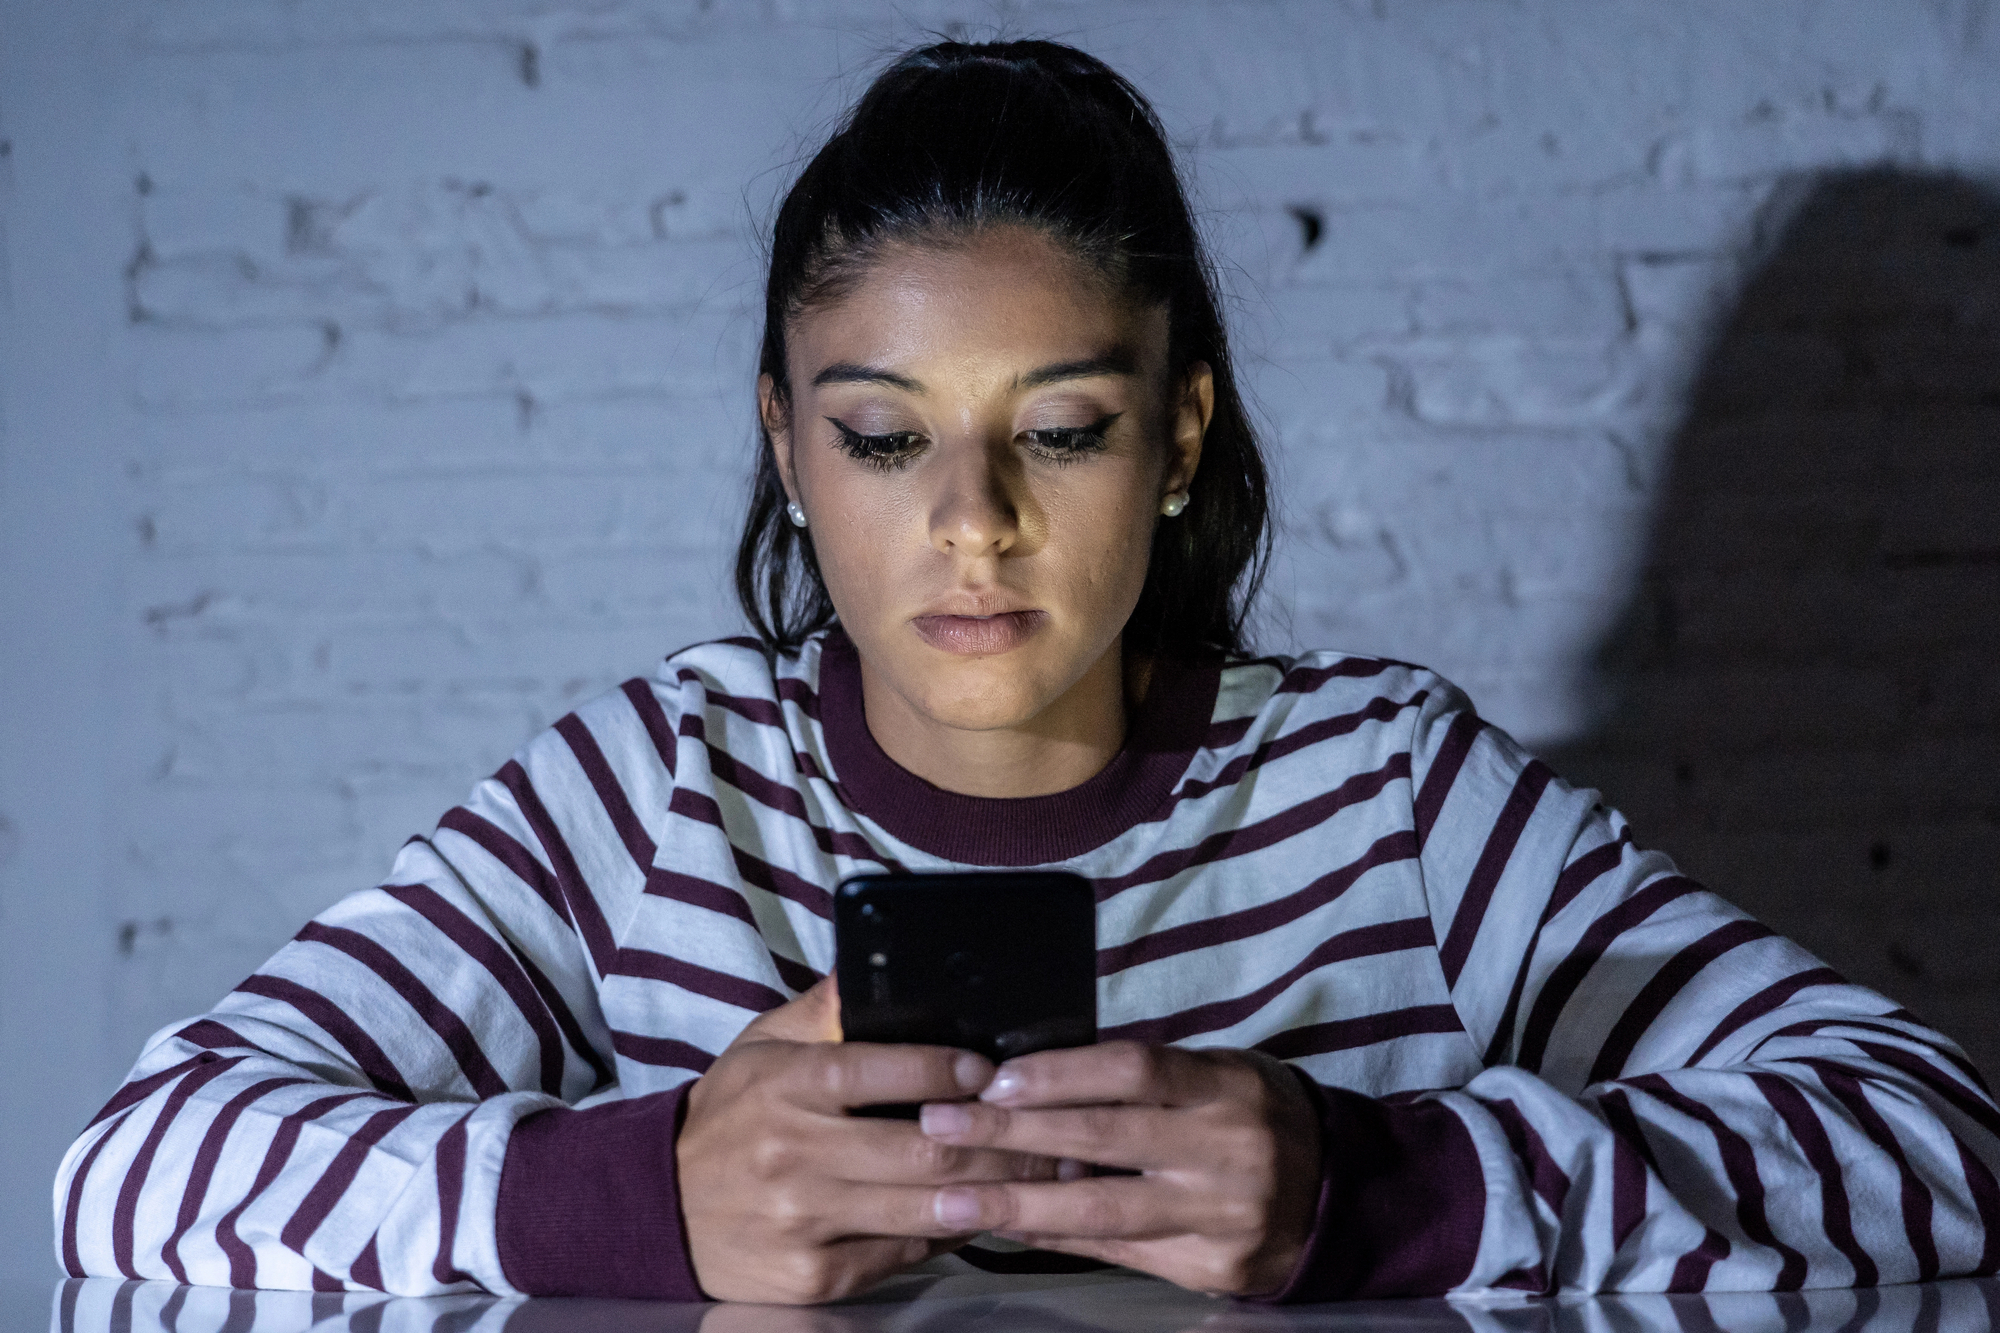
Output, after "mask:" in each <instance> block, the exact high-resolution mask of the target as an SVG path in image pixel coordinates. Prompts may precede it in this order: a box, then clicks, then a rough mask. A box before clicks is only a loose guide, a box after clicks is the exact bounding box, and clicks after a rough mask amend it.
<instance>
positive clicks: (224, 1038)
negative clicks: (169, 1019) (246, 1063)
mask: <svg viewBox="0 0 2000 1333" xmlns="http://www.w3.org/2000/svg"><path fill="white" fill-rule="evenodd" d="M174 1038H175V1040H177V1041H184V1042H186V1043H187V1044H188V1045H190V1046H203V1047H206V1048H208V1049H209V1050H211V1051H212V1050H216V1049H218V1048H220V1049H223V1050H231V1049H234V1048H236V1047H239V1046H240V1047H243V1048H244V1049H246V1050H252V1051H254V1050H257V1049H258V1048H257V1047H256V1046H254V1045H252V1044H251V1043H249V1042H247V1041H245V1040H243V1038H242V1036H240V1035H239V1034H238V1033H236V1032H233V1031H231V1030H230V1029H229V1028H226V1027H224V1026H223V1025H222V1024H220V1023H218V1022H216V1021H215V1020H214V1019H212V1018H203V1019H199V1020H197V1021H195V1022H193V1023H190V1024H188V1025H187V1026H186V1027H184V1028H182V1029H181V1030H180V1031H179V1032H176V1033H175V1034H174Z"/></svg>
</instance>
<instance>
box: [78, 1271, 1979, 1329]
mask: <svg viewBox="0 0 2000 1333" xmlns="http://www.w3.org/2000/svg"><path fill="white" fill-rule="evenodd" d="M51 1305H52V1309H51V1311H50V1333H300V1331H301V1330H306V1329H310V1330H312V1333H614V1331H615V1333H956V1330H961V1329H976V1330H979V1333H1183V1331H1185V1330H1196V1329H1199V1330H1203V1333H1350V1331H1355V1330H1362V1329H1388V1330H1395V1333H1654V1331H1655V1330H1659V1331H1660V1333H1711V1331H1712V1330H1728V1333H1763V1330H1770V1333H1820V1331H1821V1330H1824V1331H1825V1333H1835V1330H1838V1333H1864V1330H1865V1331H1866V1333H1988V1331H1989V1330H1996V1329H2000V1279H1993V1278H1982V1279H1961V1280H1957V1281H1950V1282H1928V1283H1919V1284H1916V1285H1912V1286H1904V1287H1880V1288H1874V1289H1868V1290H1861V1291H1845V1290H1841V1291H1807V1292H1785V1293H1778V1294H1772V1293H1767V1292H1731V1293H1722V1294H1715V1295H1703V1296H1602V1297H1576V1298H1573V1297H1559V1298H1555V1299H1549V1300H1537V1299H1530V1298H1515V1297H1508V1298H1503V1299H1497V1300H1491V1301H1485V1300H1454V1301H1443V1300H1422V1301H1356V1302H1350V1303H1348V1304H1344V1305H1317V1306H1289V1307H1284V1308H1271V1307H1264V1306H1255V1305H1243V1304H1238V1303H1235V1302H1229V1301H1218V1300H1210V1299H1208V1298H1206V1297H1202V1296H1197V1295H1194V1294H1192V1293H1190V1292H1185V1291H1182V1290H1180V1289H1179V1288H1176V1287H1171V1286H1168V1285H1166V1284H1165V1283H1162V1282H1155V1281H1153V1280H1151V1279H1147V1278H1141V1277H1137V1276H1131V1275H1126V1274H1121V1273H1110V1274H1106V1273H1093V1274H1083V1275H1078V1276H1074V1277H1039V1278H1019V1277H997V1276H991V1275H981V1276H979V1277H975V1278H958V1277H949V1278H930V1277H923V1278H908V1279H899V1280H897V1281H894V1282H892V1283H890V1284H888V1285H887V1286H885V1287H883V1288H881V1289H880V1290H878V1291H876V1292H874V1293H872V1294H871V1295H870V1296H868V1297H867V1298H865V1299H863V1300H860V1301H855V1302H850V1303H847V1304H842V1305H838V1306H822V1307H818V1308H813V1309H787V1308H784V1307H779V1306H769V1305H665V1304H652V1303H648V1302H643V1301H607V1300H567V1299H549V1298H543V1299H520V1298H515V1299H503V1298H500V1297H494V1296H435V1297H428V1298H425V1299H421V1300H412V1299H397V1298H392V1297H386V1296H379V1295H373V1294H354V1293H345V1294H343V1293H338V1292H304V1291H229V1290H225V1289H223V1288H220V1287H182V1286H176V1285H175V1284H173V1283H171V1282H121V1281H118V1280H117V1279H113V1278H91V1279H88V1280H80V1279H71V1280H70V1281H67V1282H64V1283H61V1284H60V1285H59V1286H57V1288H56V1289H55V1292H54V1295H53V1299H52V1302H51Z"/></svg>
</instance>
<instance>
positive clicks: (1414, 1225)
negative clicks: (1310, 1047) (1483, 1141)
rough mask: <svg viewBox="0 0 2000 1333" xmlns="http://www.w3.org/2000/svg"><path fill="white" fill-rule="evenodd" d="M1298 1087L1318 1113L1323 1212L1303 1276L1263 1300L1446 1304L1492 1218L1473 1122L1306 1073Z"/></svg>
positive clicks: (1437, 1106) (1432, 1105)
mask: <svg viewBox="0 0 2000 1333" xmlns="http://www.w3.org/2000/svg"><path fill="white" fill-rule="evenodd" d="M1295 1072H1296V1071H1295ZM1299 1082H1300V1083H1301V1084H1302V1085H1303V1086H1304V1087H1305V1090H1306V1095H1307V1096H1308V1097H1310V1098H1312V1100H1313V1102H1314V1104H1315V1106H1316V1107H1317V1108H1318V1110H1319V1123H1320V1161H1321V1163H1322V1166H1321V1168H1320V1169H1321V1171H1322V1173H1323V1174H1322V1176H1321V1179H1320V1191H1319V1207H1318V1211H1317V1212H1316V1214H1315V1215H1314V1218H1313V1229H1312V1234H1311V1236H1310V1237H1308V1239H1307V1241H1306V1249H1305V1253H1304V1254H1303V1255H1302V1256H1301V1257H1300V1259H1299V1265H1298V1267H1297V1268H1295V1269H1293V1270H1292V1276H1291V1278H1290V1279H1289V1280H1288V1281H1287V1282H1286V1283H1285V1285H1284V1286H1283V1287H1282V1288H1280V1289H1279V1290H1278V1291H1276V1292H1274V1293H1273V1294H1271V1295H1269V1296H1265V1297H1262V1298H1261V1299H1263V1300H1265V1301H1285V1302H1307V1301H1339V1300H1348V1299H1352V1298H1356V1297H1375V1296H1437V1295H1442V1294H1443V1293H1444V1292H1447V1291H1450V1290H1451V1289H1452V1288H1454V1287H1456V1286H1458V1285H1460V1284H1461V1283H1463V1282H1464V1281H1465V1279H1466V1278H1467V1277H1468V1276H1469V1275H1470V1274H1471V1272H1472V1265H1473V1261H1474V1260H1475V1259H1477V1258H1478V1255H1479V1233H1480V1228H1481V1225H1482V1223H1483V1221H1484V1218H1485V1215H1486V1184H1485V1176H1484V1174H1483V1173H1482V1171H1481V1169H1480V1164H1479V1151H1478V1149H1477V1148H1475V1147H1474V1146H1473V1143H1472V1135H1471V1133H1470V1132H1469V1131H1468V1130H1467V1129H1466V1128H1465V1124H1464V1122H1463V1121H1461V1120H1460V1119H1459V1118H1458V1117H1457V1116H1456V1115H1454V1114H1452V1112H1451V1111H1450V1109H1448V1108H1447V1107H1445V1106H1444V1105H1442V1104H1441V1103H1439V1102H1435V1101H1395V1102H1385V1101H1378V1100H1377V1099H1375V1098H1373V1097H1367V1096H1363V1095H1362V1094H1361V1093H1358V1092H1349V1091H1347V1090H1345V1089H1343V1088H1327V1087H1322V1086H1320V1085H1319V1084H1318V1083H1316V1082H1314V1081H1313V1080H1312V1079H1310V1078H1307V1077H1306V1076H1305V1075H1303V1074H1300V1075H1299Z"/></svg>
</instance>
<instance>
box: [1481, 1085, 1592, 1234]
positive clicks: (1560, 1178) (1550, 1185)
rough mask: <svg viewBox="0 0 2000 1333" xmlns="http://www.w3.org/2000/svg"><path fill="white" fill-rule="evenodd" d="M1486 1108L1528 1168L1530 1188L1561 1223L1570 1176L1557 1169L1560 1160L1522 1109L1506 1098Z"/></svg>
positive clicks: (1485, 1104)
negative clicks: (1557, 1159) (1529, 1121)
mask: <svg viewBox="0 0 2000 1333" xmlns="http://www.w3.org/2000/svg"><path fill="white" fill-rule="evenodd" d="M1482 1104H1483V1105H1484V1106H1485V1107H1486V1109H1487V1110H1489V1111H1491V1112H1492V1113H1493V1118H1494V1119H1495V1120H1497V1121H1499V1122H1500V1128H1501V1129H1502V1130H1504V1131H1505V1132H1506V1135H1507V1143H1508V1145H1509V1146H1510V1147H1512V1148H1513V1150H1514V1156H1515V1157H1516V1158H1517V1159H1519V1161H1520V1163H1521V1164H1522V1165H1523V1166H1525V1167H1527V1168H1528V1182H1529V1184H1530V1185H1531V1186H1532V1188H1533V1189H1534V1191H1535V1194H1536V1195H1537V1196H1538V1197H1540V1199H1541V1201H1542V1202H1543V1203H1545V1204H1547V1205H1548V1206H1549V1211H1550V1212H1552V1213H1554V1214H1555V1215H1556V1220H1557V1222H1558V1223H1560V1222H1561V1220H1562V1211H1563V1204H1564V1203H1566V1202H1567V1201H1568V1200H1569V1187H1570V1179H1569V1173H1568V1172H1567V1171H1564V1170H1563V1169H1562V1167H1561V1166H1559V1165H1557V1163H1556V1159H1555V1158H1554V1157H1553V1156H1551V1155H1550V1153H1549V1146H1548V1144H1547V1143H1546V1142H1544V1141H1543V1139H1542V1136H1541V1135H1540V1134H1538V1133H1536V1132H1535V1127H1534V1126H1533V1125H1531V1124H1529V1123H1528V1117H1527V1116H1525V1115H1523V1114H1522V1113H1521V1108H1520V1107H1519V1106H1516V1105H1515V1104H1514V1103H1513V1102H1512V1101H1510V1100H1509V1099H1507V1098H1505V1097H1498V1098H1495V1099H1494V1100H1492V1101H1486V1102H1482Z"/></svg>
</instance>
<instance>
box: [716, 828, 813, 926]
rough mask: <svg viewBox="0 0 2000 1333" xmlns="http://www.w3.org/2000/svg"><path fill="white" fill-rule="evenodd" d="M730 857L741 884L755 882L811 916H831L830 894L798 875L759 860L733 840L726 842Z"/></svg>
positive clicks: (759, 886) (757, 885)
mask: <svg viewBox="0 0 2000 1333" xmlns="http://www.w3.org/2000/svg"><path fill="white" fill-rule="evenodd" d="M729 854H730V857H731V858H732V859H733V860H734V861H735V862H736V873H737V874H739V875H741V876H742V877H743V882H744V883H745V884H751V885H755V886H756V887H757V888H760V889H762V890H764V891H765V892H766V893H775V894H777V895H778V896H779V897H780V898H783V899H785V900H786V901H787V902H794V903H797V904H798V905H799V906H801V907H803V908H805V909H806V910H807V911H808V912H811V913H812V914H813V915H814V916H818V917H824V918H826V919H827V920H829V921H831V920H832V919H833V894H832V893H830V892H828V891H827V890H826V889H824V888H822V887H820V886H819V885H817V884H815V883H813V882H812V881H811V880H809V879H806V878H805V877H803V876H801V875H795V874H793V873H792V872H791V871H789V870H786V869H783V868H782V867H780V866H774V865H772V864H771V863H770V862H768V861H761V860H759V859H758V858H756V857H754V856H752V855H750V853H748V852H746V851H744V850H743V849H742V848H741V847H738V846H737V845H736V844H735V843H734V842H731V843H730V845H729Z"/></svg>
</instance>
